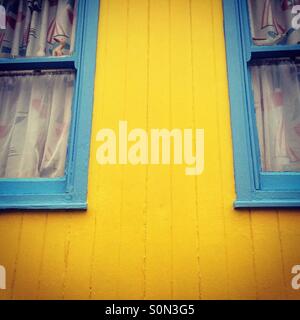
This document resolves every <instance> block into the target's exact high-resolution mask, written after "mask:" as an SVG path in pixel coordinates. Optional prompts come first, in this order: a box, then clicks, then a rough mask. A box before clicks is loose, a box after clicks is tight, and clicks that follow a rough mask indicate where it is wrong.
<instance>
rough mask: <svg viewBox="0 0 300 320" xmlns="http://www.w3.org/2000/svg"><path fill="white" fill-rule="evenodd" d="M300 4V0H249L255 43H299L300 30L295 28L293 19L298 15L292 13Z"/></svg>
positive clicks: (259, 44)
mask: <svg viewBox="0 0 300 320" xmlns="http://www.w3.org/2000/svg"><path fill="white" fill-rule="evenodd" d="M299 4H300V1H299V0H248V7H249V12H250V24H251V31H252V39H253V42H254V44H255V45H258V46H263V45H264V46H270V45H271V46H273V45H292V44H299V42H300V30H299V29H298V30H295V29H294V28H293V19H294V18H297V16H296V15H295V14H293V13H292V9H293V7H294V6H295V5H299ZM297 20H299V19H297Z"/></svg>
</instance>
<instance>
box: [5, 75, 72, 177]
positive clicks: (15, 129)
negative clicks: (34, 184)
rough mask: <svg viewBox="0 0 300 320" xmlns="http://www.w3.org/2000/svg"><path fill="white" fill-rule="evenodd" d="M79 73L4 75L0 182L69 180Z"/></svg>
mask: <svg viewBox="0 0 300 320" xmlns="http://www.w3.org/2000/svg"><path fill="white" fill-rule="evenodd" d="M74 78H75V74H74V71H68V70H60V71H40V72H33V71H28V72H27V71H25V72H24V71H22V72H1V73H0V178H42V177H44V178H56V177H62V176H64V171H65V161H66V154H67V143H68V137H69V126H70V121H71V106H72V97H73V87H74Z"/></svg>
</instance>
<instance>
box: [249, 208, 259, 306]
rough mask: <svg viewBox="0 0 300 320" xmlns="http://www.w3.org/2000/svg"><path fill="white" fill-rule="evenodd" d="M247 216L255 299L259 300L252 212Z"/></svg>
mask: <svg viewBox="0 0 300 320" xmlns="http://www.w3.org/2000/svg"><path fill="white" fill-rule="evenodd" d="M248 216H249V224H250V236H251V252H252V264H253V272H254V281H255V297H256V300H259V294H258V280H257V270H256V253H255V243H254V232H253V221H252V211H251V210H250V211H249V212H248Z"/></svg>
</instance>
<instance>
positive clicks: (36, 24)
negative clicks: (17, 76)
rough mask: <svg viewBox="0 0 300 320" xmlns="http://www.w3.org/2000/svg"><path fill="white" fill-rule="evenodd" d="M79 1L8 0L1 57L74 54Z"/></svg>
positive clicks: (5, 4) (2, 32)
mask: <svg viewBox="0 0 300 320" xmlns="http://www.w3.org/2000/svg"><path fill="white" fill-rule="evenodd" d="M77 2H78V1H76V0H55V1H50V0H35V1H33V0H6V1H2V4H3V6H4V7H5V9H6V29H5V30H0V57H2V58H3V57H36V56H38V57H42V56H64V55H70V54H72V52H73V50H74V41H75V27H76V16H77Z"/></svg>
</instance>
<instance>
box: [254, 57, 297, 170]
mask: <svg viewBox="0 0 300 320" xmlns="http://www.w3.org/2000/svg"><path fill="white" fill-rule="evenodd" d="M250 68H251V74H252V85H253V93H254V103H255V110H256V120H257V129H258V135H259V142H260V151H261V160H262V169H263V170H264V171H276V172H284V171H291V172H293V171H297V172H298V171H300V81H299V80H300V59H299V60H297V59H295V60H294V61H293V60H290V59H267V60H260V61H258V60H257V61H254V62H253V63H252V65H251V67H250Z"/></svg>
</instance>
